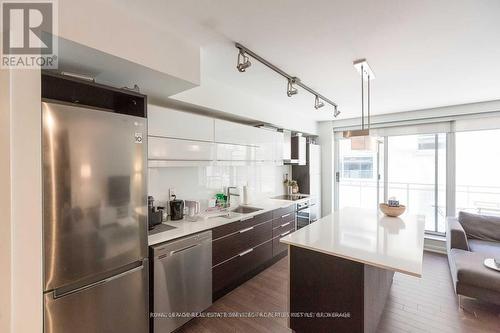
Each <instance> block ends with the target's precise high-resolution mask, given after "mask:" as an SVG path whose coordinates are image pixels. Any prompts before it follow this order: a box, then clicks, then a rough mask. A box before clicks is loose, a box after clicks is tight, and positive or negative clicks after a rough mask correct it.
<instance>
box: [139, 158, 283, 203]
mask: <svg viewBox="0 0 500 333" xmlns="http://www.w3.org/2000/svg"><path fill="white" fill-rule="evenodd" d="M291 171H292V170H291V166H288V165H285V166H273V165H253V166H221V165H217V166H197V167H168V168H149V177H148V195H152V196H153V197H154V198H155V204H158V203H156V201H159V203H163V202H166V201H167V200H168V190H169V188H175V191H176V194H177V198H179V199H184V200H198V201H200V204H201V206H202V208H206V207H207V206H208V199H210V198H213V196H214V195H215V193H218V192H222V191H224V190H225V188H226V187H228V186H239V187H242V186H244V185H248V186H249V189H250V192H251V197H253V198H258V197H270V196H273V195H279V194H283V193H284V186H283V179H284V177H285V174H287V173H288V174H289V175H291V174H292V172H291Z"/></svg>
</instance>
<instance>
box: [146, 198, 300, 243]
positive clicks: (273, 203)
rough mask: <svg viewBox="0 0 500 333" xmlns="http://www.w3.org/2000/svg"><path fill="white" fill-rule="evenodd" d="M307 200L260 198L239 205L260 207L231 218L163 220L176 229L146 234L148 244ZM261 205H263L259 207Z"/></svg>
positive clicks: (187, 234)
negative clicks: (193, 220)
mask: <svg viewBox="0 0 500 333" xmlns="http://www.w3.org/2000/svg"><path fill="white" fill-rule="evenodd" d="M307 200H309V197H307V198H304V199H300V200H295V201H290V200H282V199H271V198H268V199H262V200H259V201H256V202H253V203H249V204H247V205H241V206H250V207H257V208H262V209H261V210H258V211H255V212H252V213H247V214H240V215H238V216H235V217H234V218H231V219H227V218H223V217H214V218H209V219H205V220H199V221H195V222H191V221H187V220H180V221H168V222H164V224H167V225H169V226H172V227H175V228H176V229H172V230H166V231H163V232H160V233H157V234H153V235H149V234H148V245H149V246H152V245H156V244H159V243H164V242H168V241H171V240H174V239H177V238H182V237H186V236H189V235H193V234H196V233H199V232H203V231H206V230H209V229H213V228H216V227H220V226H222V225H225V224H228V223H233V222H236V221H239V220H241V219H242V218H246V217H251V216H255V215H260V214H264V213H267V212H269V211H272V210H275V209H279V208H285V207H290V206H291V205H296V204H299V203H303V202H305V201H307ZM261 206H263V207H261ZM183 227H184V229H189V230H182V229H183ZM191 227H192V228H191Z"/></svg>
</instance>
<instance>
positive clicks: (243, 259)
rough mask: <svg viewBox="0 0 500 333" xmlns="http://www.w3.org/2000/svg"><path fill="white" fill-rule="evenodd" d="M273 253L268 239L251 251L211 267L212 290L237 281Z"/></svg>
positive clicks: (215, 290) (269, 257)
mask: <svg viewBox="0 0 500 333" xmlns="http://www.w3.org/2000/svg"><path fill="white" fill-rule="evenodd" d="M272 255H273V244H272V241H271V240H270V241H268V242H266V243H264V244H262V245H259V246H257V247H256V248H254V249H253V250H252V251H249V252H247V253H245V252H244V253H242V254H241V255H239V256H237V257H235V258H233V259H231V260H228V261H226V262H224V263H222V264H220V265H217V266H215V267H214V268H213V269H212V289H213V292H214V293H215V292H217V291H220V290H222V289H224V288H226V287H229V286H231V285H232V284H235V283H237V282H238V281H239V280H240V279H242V278H243V277H244V276H245V275H246V274H247V273H249V272H251V271H252V270H254V269H256V268H257V267H259V266H260V265H262V264H264V263H265V262H266V261H268V260H270V259H271V258H272Z"/></svg>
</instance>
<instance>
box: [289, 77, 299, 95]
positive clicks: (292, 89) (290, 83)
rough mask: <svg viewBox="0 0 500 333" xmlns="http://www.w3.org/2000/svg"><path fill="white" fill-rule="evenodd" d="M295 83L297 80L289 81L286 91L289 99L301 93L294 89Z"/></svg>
mask: <svg viewBox="0 0 500 333" xmlns="http://www.w3.org/2000/svg"><path fill="white" fill-rule="evenodd" d="M293 83H295V80H288V84H287V89H286V95H287V96H288V97H292V96H293V95H297V94H298V93H299V91H298V90H297V88H294V87H293Z"/></svg>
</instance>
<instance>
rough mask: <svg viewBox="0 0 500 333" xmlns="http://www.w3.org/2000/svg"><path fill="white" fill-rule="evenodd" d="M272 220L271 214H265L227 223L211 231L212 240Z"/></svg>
mask: <svg viewBox="0 0 500 333" xmlns="http://www.w3.org/2000/svg"><path fill="white" fill-rule="evenodd" d="M272 218H273V212H272V211H270V212H266V213H262V214H259V215H255V216H252V217H250V218H245V219H242V220H240V221H236V222H232V223H228V224H224V225H221V226H220V227H217V228H213V229H212V238H213V239H214V240H215V239H217V238H221V237H224V236H227V235H229V234H232V233H234V232H236V231H239V230H242V229H245V228H249V227H252V226H254V225H257V224H259V223H262V222H266V221H269V220H271V219H272Z"/></svg>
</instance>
